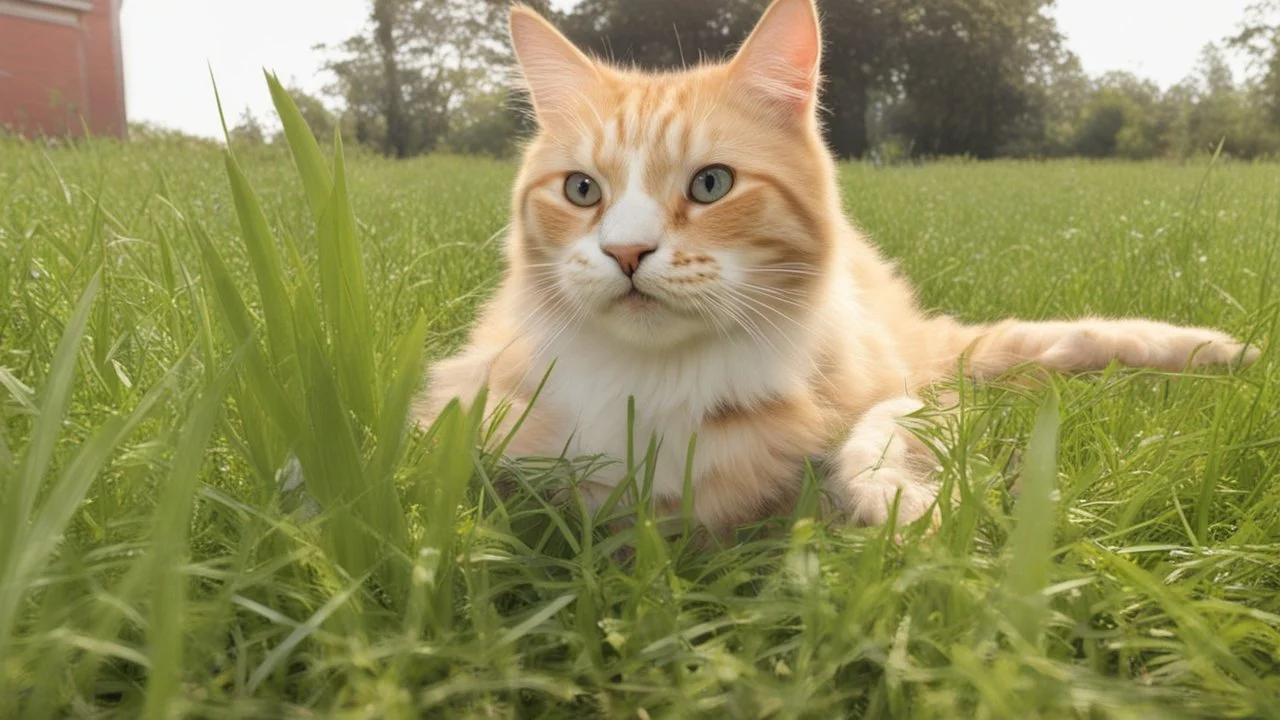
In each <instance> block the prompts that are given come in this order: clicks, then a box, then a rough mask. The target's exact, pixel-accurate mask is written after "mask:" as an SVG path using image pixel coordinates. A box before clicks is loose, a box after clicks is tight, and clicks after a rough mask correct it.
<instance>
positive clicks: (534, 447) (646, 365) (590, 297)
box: [416, 0, 1259, 533]
mask: <svg viewBox="0 0 1280 720" xmlns="http://www.w3.org/2000/svg"><path fill="white" fill-rule="evenodd" d="M510 32H511V40H512V44H513V47H514V50H515V55H516V59H517V61H518V65H519V68H520V70H521V73H522V77H523V83H524V86H525V90H526V91H527V92H528V95H529V99H530V101H531V105H532V112H533V115H534V117H535V118H536V121H537V127H538V129H537V131H536V134H535V136H534V137H533V138H532V139H531V141H530V142H529V144H528V146H527V148H526V149H525V152H524V157H523V164H522V165H521V168H520V172H519V175H518V177H517V179H516V182H515V188H514V192H513V195H512V209H511V212H512V223H511V226H510V230H509V234H508V236H507V242H506V260H507V265H508V267H507V271H506V274H505V277H504V279H503V281H502V284H501V286H500V288H499V289H498V291H497V293H496V295H495V296H494V297H493V298H492V299H490V300H489V301H488V303H487V304H486V305H485V306H484V308H483V310H482V313H481V317H480V318H479V321H478V324H477V325H476V326H475V327H474V328H473V330H472V332H471V335H470V337H469V340H468V342H467V344H466V346H465V347H464V349H462V350H461V351H460V352H458V353H457V354H456V355H454V356H452V357H450V358H447V359H444V360H442V361H439V362H438V363H436V364H434V365H433V366H432V367H431V368H430V370H429V373H428V383H427V390H426V391H425V394H424V396H423V397H422V398H420V402H419V405H418V407H417V410H416V417H417V419H418V421H419V423H421V424H423V425H428V424H430V423H431V421H432V420H433V419H434V418H435V417H436V416H437V415H438V413H439V412H441V410H442V409H443V408H444V407H445V405H446V404H447V403H449V402H450V401H451V400H453V399H454V398H458V399H459V400H461V401H462V402H463V403H464V404H465V403H467V402H470V401H471V400H473V399H474V398H476V397H477V395H478V393H479V392H480V390H481V389H482V388H485V387H487V388H488V389H489V395H488V397H489V407H488V409H489V410H493V409H494V408H496V407H498V406H499V404H503V405H504V406H507V407H509V411H508V412H507V413H506V414H505V415H503V416H502V417H503V419H502V420H501V421H500V424H501V427H500V428H499V429H500V430H502V431H503V432H508V431H510V430H511V428H513V427H515V423H516V421H517V419H518V418H520V417H521V416H522V415H525V414H526V413H527V414H528V417H527V418H526V419H525V420H524V422H523V424H521V425H520V426H519V431H518V432H517V433H516V434H515V435H514V436H513V437H512V439H511V442H510V444H509V445H508V446H507V447H506V452H507V454H508V455H511V456H516V457H520V456H537V457H559V456H561V454H562V453H564V454H566V455H567V456H568V457H582V456H605V457H608V458H614V459H618V460H621V459H623V458H625V457H626V449H627V446H628V399H629V398H634V407H635V414H634V426H633V430H634V437H635V443H636V447H638V448H644V447H646V444H647V442H648V439H649V438H650V437H651V436H656V437H657V438H658V439H660V441H661V444H660V446H659V449H658V452H657V457H656V461H655V462H656V466H655V467H656V474H655V476H654V480H653V486H652V493H653V498H654V501H655V503H656V504H657V505H658V506H660V507H661V508H666V509H668V510H670V509H672V508H677V507H679V506H680V501H681V497H682V496H683V493H684V491H685V477H686V468H687V465H688V457H687V455H688V449H689V440H690V437H691V435H692V434H693V433H696V434H697V442H696V453H695V454H694V456H693V460H692V479H693V484H692V489H693V509H694V513H695V515H696V519H697V521H698V523H699V524H700V525H701V526H703V527H704V528H706V529H708V530H710V531H712V532H716V533H725V532H728V531H731V530H732V529H733V528H735V527H738V526H740V525H741V524H744V523H749V522H753V521H756V520H760V519H764V518H766V517H768V516H770V515H772V514H774V513H778V512H784V511H786V510H787V509H788V507H789V505H790V504H791V503H793V502H794V500H795V498H796V496H797V493H798V490H799V487H800V485H801V480H802V477H803V468H804V464H805V460H806V459H807V458H812V457H821V458H825V459H826V461H827V465H828V472H827V477H826V479H825V481H824V482H826V483H827V488H826V490H827V491H828V493H829V495H830V497H831V498H833V500H834V502H835V503H836V505H837V506H838V508H837V509H839V510H840V511H842V513H843V514H844V515H845V516H846V517H847V518H848V519H849V520H851V521H852V522H854V523H857V524H867V525H873V524H881V523H885V522H886V521H888V520H889V519H890V514H891V513H892V512H893V508H895V507H896V508H897V516H896V518H894V520H895V521H896V522H897V523H900V524H901V523H909V522H912V521H915V520H917V519H920V518H921V517H923V516H925V515H926V514H930V513H931V512H932V514H933V515H934V517H935V521H936V513H937V504H936V496H937V493H938V488H937V485H936V482H934V481H933V480H931V478H930V475H929V472H928V468H927V466H928V463H927V462H921V461H922V460H926V459H928V457H927V453H928V448H927V447H924V446H923V444H922V443H921V442H920V441H918V440H917V439H916V438H915V436H914V435H913V434H912V433H911V432H910V431H908V430H907V429H906V428H905V427H904V426H903V424H902V423H901V422H899V421H900V420H901V419H902V418H904V417H905V416H908V415H912V414H913V413H916V412H917V411H919V410H920V409H921V408H922V407H923V405H922V401H921V399H920V393H921V390H922V389H925V388H927V387H929V386H930V385H932V384H936V383H937V382H939V381H941V380H944V379H946V378H947V377H949V376H953V375H954V374H955V372H956V369H957V367H963V368H964V372H965V373H966V374H967V375H969V376H972V377H975V378H986V377H991V376H995V375H999V374H1001V373H1004V372H1006V371H1009V370H1011V369H1014V368H1017V367H1021V366H1022V365H1024V364H1035V365H1038V366H1040V367H1043V368H1047V369H1049V370H1052V371H1061V372H1068V373H1073V372H1082V371H1090V370H1099V369H1102V368H1105V367H1107V366H1108V365H1109V364H1110V363H1112V362H1113V361H1118V362H1119V363H1121V364H1123V365H1127V366H1132V367H1148V368H1158V369H1161V370H1166V371H1179V370H1182V369H1185V368H1187V367H1189V366H1195V365H1203V364H1237V365H1243V364H1247V363H1250V362H1252V361H1253V360H1255V359H1256V358H1257V357H1258V354H1259V350H1258V349H1257V348H1255V347H1250V346H1246V345H1244V344H1241V343H1239V342H1236V341H1235V340H1234V339H1232V338H1231V337H1229V336H1228V335H1225V334H1223V333H1221V332H1218V331H1216V330H1212V329H1204V328H1193V327H1178V326H1174V325H1168V324H1164V323H1160V322H1154V321H1149V320H1137V319H1125V320H1108V319H1087V320H1079V321H1073V322H1021V321H1017V320H1009V321H1005V322H1000V323H995V324H990V325H966V324H962V323H961V322H959V321H957V320H955V319H953V318H951V317H946V316H929V315H927V314H925V313H924V312H922V310H921V309H920V307H919V306H918V304H917V301H916V299H915V294H914V291H913V288H912V287H911V286H910V285H909V284H908V283H907V281H906V280H905V279H904V278H903V277H902V276H901V275H900V274H899V273H898V272H897V270H896V268H895V266H894V265H893V264H892V263H891V262H889V261H888V260H887V259H886V258H885V257H884V256H883V255H882V254H881V252H880V251H879V250H878V249H877V248H876V247H875V246H873V245H872V244H871V242H870V241H869V240H868V239H867V238H866V237H864V236H863V234H862V233H860V232H859V231H858V230H857V229H855V227H854V225H853V224H852V223H851V222H850V221H849V220H848V219H847V218H846V216H845V214H844V212H843V209H842V207H841V201H840V193H839V190H838V186H837V182H836V164H835V160H834V158H833V157H832V155H831V153H830V152H829V150H828V149H827V147H826V145H825V144H824V140H823V136H822V132H821V127H820V123H819V118H818V112H817V104H818V87H819V72H818V68H819V63H820V59H821V45H822V42H821V34H820V27H819V19H818V14H817V11H816V8H815V6H814V4H813V0H776V1H775V2H774V3H772V5H770V7H769V8H768V9H767V10H766V11H765V13H764V15H763V16H762V17H761V19H760V20H759V22H758V24H757V25H756V27H755V29H754V30H753V31H752V33H751V34H750V36H749V37H748V39H747V40H746V41H745V43H744V44H743V45H742V46H741V48H740V49H739V51H738V52H737V53H736V55H735V56H734V57H733V58H732V59H731V60H729V61H728V62H724V63H714V64H703V65H701V66H698V67H693V68H688V69H683V70H680V71H673V72H665V73H647V72H642V71H638V70H633V69H622V68H619V67H614V66H611V65H609V64H606V63H604V62H601V61H599V60H596V59H593V58H590V57H588V56H587V55H586V54H584V53H583V52H581V51H580V50H579V49H577V48H576V47H575V46H574V45H573V44H572V43H571V42H570V41H569V40H567V39H566V38H565V37H564V36H563V35H561V34H560V33H559V32H558V31H557V30H556V29H555V28H554V27H553V26H552V25H551V24H550V23H549V22H547V21H546V20H545V19H543V18H542V17H541V16H539V15H538V14H537V13H536V12H534V11H533V10H530V9H528V8H526V7H523V6H515V7H513V8H512V10H511V13H510ZM962 356H963V358H964V363H963V365H961V362H960V361H961V358H962ZM553 363H554V365H553ZM549 369H550V372H548V370H549ZM544 378H545V386H543V387H542V389H541V392H540V394H539V395H538V396H537V398H536V402H534V403H533V404H532V407H530V400H531V399H533V397H534V393H535V391H536V390H537V388H538V387H539V384H540V383H542V382H543V380H544ZM506 404H509V405H506ZM625 470H626V468H624V467H622V466H621V463H617V464H614V465H612V466H609V467H605V468H603V469H601V470H599V471H597V472H596V473H595V474H594V475H592V476H591V477H590V478H589V482H588V483H587V485H586V487H585V488H584V492H585V494H586V496H587V499H588V502H589V503H593V504H598V503H599V502H600V501H601V500H602V499H603V498H604V497H605V496H607V494H608V493H609V492H610V491H611V490H612V488H613V487H615V486H616V485H617V483H618V482H619V481H620V480H621V479H622V477H623V476H624V475H625Z"/></svg>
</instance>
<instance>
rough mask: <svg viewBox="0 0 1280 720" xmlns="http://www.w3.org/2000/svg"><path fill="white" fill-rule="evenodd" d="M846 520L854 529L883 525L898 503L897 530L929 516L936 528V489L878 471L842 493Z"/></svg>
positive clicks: (892, 471)
mask: <svg viewBox="0 0 1280 720" xmlns="http://www.w3.org/2000/svg"><path fill="white" fill-rule="evenodd" d="M844 495H845V498H846V502H847V504H848V507H847V508H846V510H847V512H848V516H849V520H850V521H851V522H852V523H853V524H855V525H884V524H886V523H888V522H889V516H890V513H892V512H893V504H894V502H895V500H896V502H897V503H898V514H897V519H896V521H895V525H896V526H897V527H902V526H904V525H909V524H911V523H913V522H915V521H917V520H919V519H920V518H922V517H924V516H925V515H926V514H929V513H932V522H933V525H934V526H935V527H936V526H937V525H938V522H939V520H940V515H939V512H938V509H937V507H936V501H937V499H938V488H937V485H936V484H935V483H932V482H929V481H927V480H924V479H922V478H920V477H917V476H915V475H914V474H912V473H910V472H908V471H906V470H903V469H899V468H889V467H884V468H879V469H877V470H874V471H871V472H868V473H865V474H863V475H862V476H861V477H859V478H857V479H856V480H854V481H853V482H851V483H850V484H849V486H848V487H847V488H846V489H845V493H844Z"/></svg>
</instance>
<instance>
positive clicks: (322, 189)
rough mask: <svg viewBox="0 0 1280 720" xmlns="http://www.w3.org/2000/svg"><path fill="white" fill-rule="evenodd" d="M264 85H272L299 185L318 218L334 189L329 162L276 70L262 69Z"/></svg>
mask: <svg viewBox="0 0 1280 720" xmlns="http://www.w3.org/2000/svg"><path fill="white" fill-rule="evenodd" d="M264 74H265V75H266V77H267V86H268V87H269V88H270V89H271V100H272V102H274V103H275V106H276V113H277V114H278V115H279V116H280V123H281V125H283V126H284V135H285V138H286V139H287V140H288V141H289V151H290V152H291V153H292V154H293V162H294V165H295V166H296V167H297V169H298V177H300V178H301V179H302V187H303V189H304V190H305V191H306V193H307V200H308V201H309V202H310V204H311V214H312V216H314V218H315V220H316V221H317V222H319V220H320V218H321V216H323V215H324V210H325V207H326V206H327V205H328V204H329V198H330V195H331V194H332V193H333V176H332V175H331V174H330V173H329V166H328V165H327V164H325V161H324V155H323V154H321V152H320V144H319V143H318V142H317V141H316V137H315V135H313V134H312V133H311V128H310V127H309V126H308V125H307V121H306V120H304V119H303V117H302V113H301V112H299V111H298V106H297V104H296V103H294V102H293V98H292V97H290V96H289V93H288V91H286V90H285V89H284V86H283V85H281V84H280V78H279V77H277V76H276V74H275V73H269V72H268V73H264Z"/></svg>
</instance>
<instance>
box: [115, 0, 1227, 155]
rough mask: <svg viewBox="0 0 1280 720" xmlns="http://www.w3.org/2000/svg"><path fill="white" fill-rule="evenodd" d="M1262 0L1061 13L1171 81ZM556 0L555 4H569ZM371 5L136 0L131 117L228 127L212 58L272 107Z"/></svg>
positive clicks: (1147, 71)
mask: <svg viewBox="0 0 1280 720" xmlns="http://www.w3.org/2000/svg"><path fill="white" fill-rule="evenodd" d="M1251 2H1252V0H1058V3H1057V10H1056V15H1057V18H1058V25H1059V27H1060V28H1061V30H1062V31H1063V33H1064V34H1066V36H1067V43H1068V45H1069V46H1070V47H1071V49H1072V50H1074V51H1075V52H1076V54H1077V55H1079V56H1080V59H1081V61H1082V62H1083V63H1084V67H1085V70H1086V71H1087V72H1089V73H1090V74H1097V73H1100V72H1104V71H1107V70H1132V71H1134V72H1136V73H1139V74H1141V75H1143V76H1146V77H1150V78H1152V79H1154V80H1156V81H1157V82H1158V83H1160V84H1161V85H1162V86H1166V87H1167V86H1169V85H1172V84H1173V83H1175V82H1177V81H1179V80H1181V79H1182V78H1184V77H1186V75H1187V74H1188V73H1189V72H1190V71H1191V68H1192V66H1193V65H1194V64H1195V60H1196V57H1197V56H1198V55H1199V53H1200V50H1201V48H1202V47H1204V45H1205V43H1209V42H1213V41H1217V40H1221V39H1222V38H1223V37H1224V36H1226V35H1228V34H1230V33H1231V32H1233V31H1234V30H1235V29H1236V27H1237V26H1238V24H1239V22H1240V20H1241V19H1242V18H1243V17H1244V12H1245V8H1246V7H1247V6H1248V5H1249V4H1250V3H1251ZM571 3H572V0H558V2H557V4H559V5H565V4H571ZM367 17H368V1H367V0H126V2H125V3H124V17H123V21H122V22H123V26H124V27H123V32H124V56H125V58H124V61H125V82H126V95H127V102H128V111H129V118H130V120H132V121H135V122H138V121H144V122H152V123H156V124H159V125H162V126H166V127H171V128H176V129H179V130H184V131H186V132H189V133H195V134H198V135H206V136H210V137H216V136H218V135H219V134H220V131H219V125H218V113H217V108H216V107H215V105H214V102H213V93H212V91H211V90H210V83H209V73H208V67H209V66H210V65H212V66H213V71H214V73H215V75H216V76H217V80H218V88H219V91H220V92H221V93H222V100H223V104H224V106H225V108H226V111H227V115H228V118H227V119H228V121H230V122H232V123H234V122H235V120H236V118H238V117H239V115H240V114H241V112H242V111H243V110H244V109H245V108H246V107H248V108H251V109H252V110H253V112H254V113H255V114H256V115H258V116H259V117H260V118H264V119H265V118H269V117H272V116H273V112H272V107H271V100H270V97H269V96H268V94H267V90H266V84H265V83H264V82H263V80H262V74H261V69H262V68H263V67H266V68H269V69H273V70H275V71H276V72H277V73H278V74H279V75H280V78H281V79H282V80H284V81H285V82H286V83H287V84H294V85H297V86H299V87H301V88H303V89H305V90H308V91H311V92H318V91H319V90H320V89H321V88H322V87H323V86H324V85H325V83H326V82H327V79H326V78H325V76H324V74H323V73H322V72H321V65H322V64H323V57H324V56H323V53H320V52H317V51H316V50H314V49H313V47H314V46H315V45H317V44H322V43H337V42H339V41H341V40H342V39H344V38H346V37H348V36H350V35H352V34H354V33H355V32H357V31H358V30H359V29H360V28H361V26H362V25H363V24H364V22H365V20H366V18H367Z"/></svg>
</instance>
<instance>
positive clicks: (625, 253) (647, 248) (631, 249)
mask: <svg viewBox="0 0 1280 720" xmlns="http://www.w3.org/2000/svg"><path fill="white" fill-rule="evenodd" d="M601 249H602V250H604V252H605V254H606V255H608V256H609V257H611V258H613V259H614V260H617V261H618V267H620V268H622V274H624V275H626V276H627V277H631V276H632V275H635V274H636V270H639V269H640V262H641V261H642V260H644V258H645V256H646V255H649V254H651V253H652V252H653V251H654V250H657V249H658V248H656V247H654V246H653V245H605V246H604V247H602V248H601Z"/></svg>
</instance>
